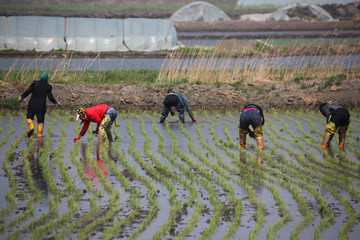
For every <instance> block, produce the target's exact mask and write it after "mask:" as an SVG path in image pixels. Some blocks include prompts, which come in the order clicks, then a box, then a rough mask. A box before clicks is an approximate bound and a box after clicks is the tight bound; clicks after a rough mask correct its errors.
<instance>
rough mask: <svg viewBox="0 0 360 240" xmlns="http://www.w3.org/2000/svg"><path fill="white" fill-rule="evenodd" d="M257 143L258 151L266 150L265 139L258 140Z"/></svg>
mask: <svg viewBox="0 0 360 240" xmlns="http://www.w3.org/2000/svg"><path fill="white" fill-rule="evenodd" d="M256 142H257V146H258V149H259V150H261V151H262V150H264V139H262V138H259V139H256Z"/></svg>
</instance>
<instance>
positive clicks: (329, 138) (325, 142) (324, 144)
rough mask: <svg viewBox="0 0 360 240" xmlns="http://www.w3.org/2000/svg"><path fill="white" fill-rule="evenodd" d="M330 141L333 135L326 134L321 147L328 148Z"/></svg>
mask: <svg viewBox="0 0 360 240" xmlns="http://www.w3.org/2000/svg"><path fill="white" fill-rule="evenodd" d="M330 141H331V137H330V136H329V135H327V134H324V139H323V142H322V144H321V148H322V149H323V150H324V149H326V148H327V147H328V146H329V144H330Z"/></svg>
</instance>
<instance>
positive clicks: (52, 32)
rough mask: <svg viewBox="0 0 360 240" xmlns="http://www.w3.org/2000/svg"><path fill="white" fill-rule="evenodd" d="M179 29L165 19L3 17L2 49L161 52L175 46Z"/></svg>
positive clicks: (0, 18)
mask: <svg viewBox="0 0 360 240" xmlns="http://www.w3.org/2000/svg"><path fill="white" fill-rule="evenodd" d="M176 44H177V36H176V30H175V27H174V23H173V22H172V21H171V20H165V19H146V18H128V19H102V18H63V17H37V16H26V17H0V49H1V50H6V49H16V50H33V49H35V50H36V51H49V50H52V49H54V50H59V49H66V50H74V51H83V52H88V51H93V52H102V51H123V52H124V51H157V50H165V49H173V48H175V47H176Z"/></svg>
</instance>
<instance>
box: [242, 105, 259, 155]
mask: <svg viewBox="0 0 360 240" xmlns="http://www.w3.org/2000/svg"><path fill="white" fill-rule="evenodd" d="M264 123H265V118H264V114H263V111H262V109H261V108H260V107H259V106H257V105H255V104H248V105H246V106H245V107H244V108H243V110H242V112H241V115H240V124H239V134H240V147H241V148H242V149H245V146H246V135H247V134H248V133H249V135H250V137H252V138H255V139H256V142H257V146H258V149H259V150H264V140H263V134H262V126H263V125H264ZM250 125H251V126H252V128H253V131H251V130H250V129H249V126H250Z"/></svg>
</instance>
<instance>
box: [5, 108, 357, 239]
mask: <svg viewBox="0 0 360 240" xmlns="http://www.w3.org/2000/svg"><path fill="white" fill-rule="evenodd" d="M196 114H197V115H198V116H199V117H198V119H199V124H194V125H192V124H186V123H185V124H184V125H181V124H180V125H179V123H173V121H175V120H176V118H174V117H170V118H169V121H168V122H167V123H165V124H159V123H158V122H157V121H156V120H158V118H159V115H158V114H152V113H148V112H143V113H140V114H139V113H130V114H127V113H121V114H120V115H119V117H118V122H117V124H116V125H115V126H114V128H113V131H114V135H115V141H114V142H111V143H110V142H108V141H105V143H103V145H102V148H101V149H100V150H99V159H101V161H102V162H103V164H105V166H107V168H106V170H107V171H108V177H105V176H104V175H103V176H101V175H102V174H103V172H102V168H101V167H100V165H98V161H97V158H95V156H94V153H93V152H95V150H96V149H95V146H96V145H97V142H96V140H95V138H94V137H95V135H94V134H93V133H92V132H91V131H90V130H89V132H88V133H87V134H88V137H87V138H82V139H81V141H77V142H76V143H74V144H72V143H71V145H70V142H69V139H71V138H72V136H69V135H72V134H74V133H77V132H79V130H80V129H79V127H80V126H79V125H77V124H75V123H73V122H72V121H73V120H74V119H71V117H70V116H71V113H69V112H63V111H51V112H49V114H48V115H47V116H48V118H47V119H48V120H47V122H49V125H47V127H48V128H47V129H46V132H47V135H46V136H44V138H43V142H44V145H43V147H42V149H41V148H40V150H37V149H38V145H37V143H38V139H37V138H36V137H32V138H29V139H25V134H26V129H27V126H26V118H25V116H24V114H22V115H19V113H16V112H14V113H12V112H8V111H7V112H6V113H4V112H3V113H2V115H1V116H2V118H1V124H2V125H1V126H2V127H3V128H4V126H7V129H6V128H4V129H3V132H2V135H1V136H6V135H7V134H8V133H9V132H12V133H11V134H9V135H8V137H7V139H8V140H7V141H6V142H4V143H3V145H1V146H0V151H2V152H3V153H4V158H3V161H2V165H3V168H2V173H4V176H5V179H6V184H7V185H8V190H7V192H4V193H3V194H2V197H3V198H4V199H5V200H6V203H3V207H2V209H0V213H1V216H2V219H4V220H6V222H3V223H0V234H2V235H4V234H6V238H7V239H20V238H29V239H39V238H54V239H68V238H71V239H72V238H79V239H85V238H89V237H90V238H103V239H116V238H121V237H123V236H125V235H127V238H130V239H138V238H143V237H144V236H145V235H142V234H146V236H147V237H148V238H151V239H164V238H176V239H183V238H187V236H188V235H189V234H194V236H195V238H198V239H209V238H214V239H215V238H221V239H233V238H241V239H242V238H248V239H257V238H266V237H267V238H269V239H275V238H277V237H280V238H282V237H283V236H286V237H288V238H290V239H301V238H303V237H304V234H306V235H307V236H308V235H309V234H312V238H314V239H321V238H324V237H328V236H329V232H334V231H335V232H336V233H337V238H339V239H346V238H349V239H353V236H354V233H353V231H354V229H356V228H357V225H358V221H357V219H358V217H359V207H358V205H357V204H356V202H358V201H360V193H359V173H358V171H357V170H358V169H359V167H358V166H359V164H358V161H357V160H358V159H357V155H356V152H357V151H359V148H358V146H357V144H356V137H358V136H359V134H360V131H359V130H358V129H357V126H358V124H359V123H360V121H359V120H358V117H357V112H352V113H351V114H352V116H354V119H353V120H352V124H351V125H350V127H349V130H348V138H347V149H346V152H340V151H338V150H337V146H333V147H331V150H332V153H327V152H324V151H323V150H322V149H321V147H320V141H321V138H322V135H323V131H322V130H323V129H322V128H323V122H324V119H323V118H322V117H321V116H319V114H318V113H314V112H293V111H292V112H271V113H266V116H267V120H266V125H265V126H264V128H263V132H264V140H265V141H266V144H265V150H264V151H263V152H260V151H258V150H257V147H256V144H255V142H254V141H253V140H251V139H249V141H248V142H247V149H246V150H243V149H240V146H239V144H238V132H237V130H238V129H237V125H238V114H239V113H233V112H225V113H221V112H214V113H210V112H197V113H196ZM220 116H221V117H220ZM19 118H21V120H20V121H19ZM5 119H6V122H4V121H5ZM8 121H9V122H11V123H9V124H8ZM318 121H322V122H321V124H320V123H317V122H318ZM14 122H16V123H19V124H17V125H19V126H20V125H21V127H22V129H23V131H24V132H22V131H19V130H18V129H16V131H12V130H13V129H14V127H13V126H14V124H15V123H14ZM319 126H321V128H319ZM69 128H75V129H72V130H74V132H72V131H69V130H68V129H69ZM19 133H20V135H19ZM9 141H11V143H10V142H9ZM334 145H335V144H334ZM84 146H85V147H84ZM80 150H81V153H82V154H80ZM33 151H34V155H33V157H32V155H31V154H32V152H33ZM259 157H260V159H261V161H259ZM32 158H35V159H37V160H38V161H39V166H40V167H41V172H40V173H41V177H42V179H43V181H44V182H45V183H46V184H47V186H48V188H47V189H46V190H42V189H40V188H39V186H38V185H37V181H38V179H37V175H34V173H33V172H32V171H33V170H32V164H33V162H34V161H33V160H32ZM244 159H245V160H244ZM85 163H86V164H87V166H88V167H89V168H90V167H91V169H92V172H93V173H94V175H99V177H97V178H96V179H97V180H96V181H98V182H95V181H94V180H92V179H91V178H89V176H88V175H87V174H86V169H85V168H84V166H85V165H84V164H85ZM18 169H21V173H20V174H19V171H18ZM2 179H4V178H2ZM0 180H1V179H0ZM159 187H160V189H159ZM164 189H165V191H164ZM264 193H265V195H264ZM46 194H47V195H46ZM45 196H48V197H47V198H44V197H45ZM163 200H165V202H166V203H165V202H161V201H163ZM164 203H165V204H164ZM44 204H45V205H46V206H47V208H45V209H44V208H43V207H42V206H44ZM334 206H336V207H334ZM40 209H41V211H39V210H40ZM339 209H340V210H339ZM160 216H166V219H165V218H164V219H159V217H160ZM342 219H343V220H344V221H342ZM290 222H291V223H290ZM286 226H287V227H286ZM99 229H104V231H99ZM309 231H310V232H311V233H310V232H309ZM149 232H151V233H152V234H151V235H147V234H148V233H149ZM198 232H201V233H202V234H198V235H197V233H198Z"/></svg>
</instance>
